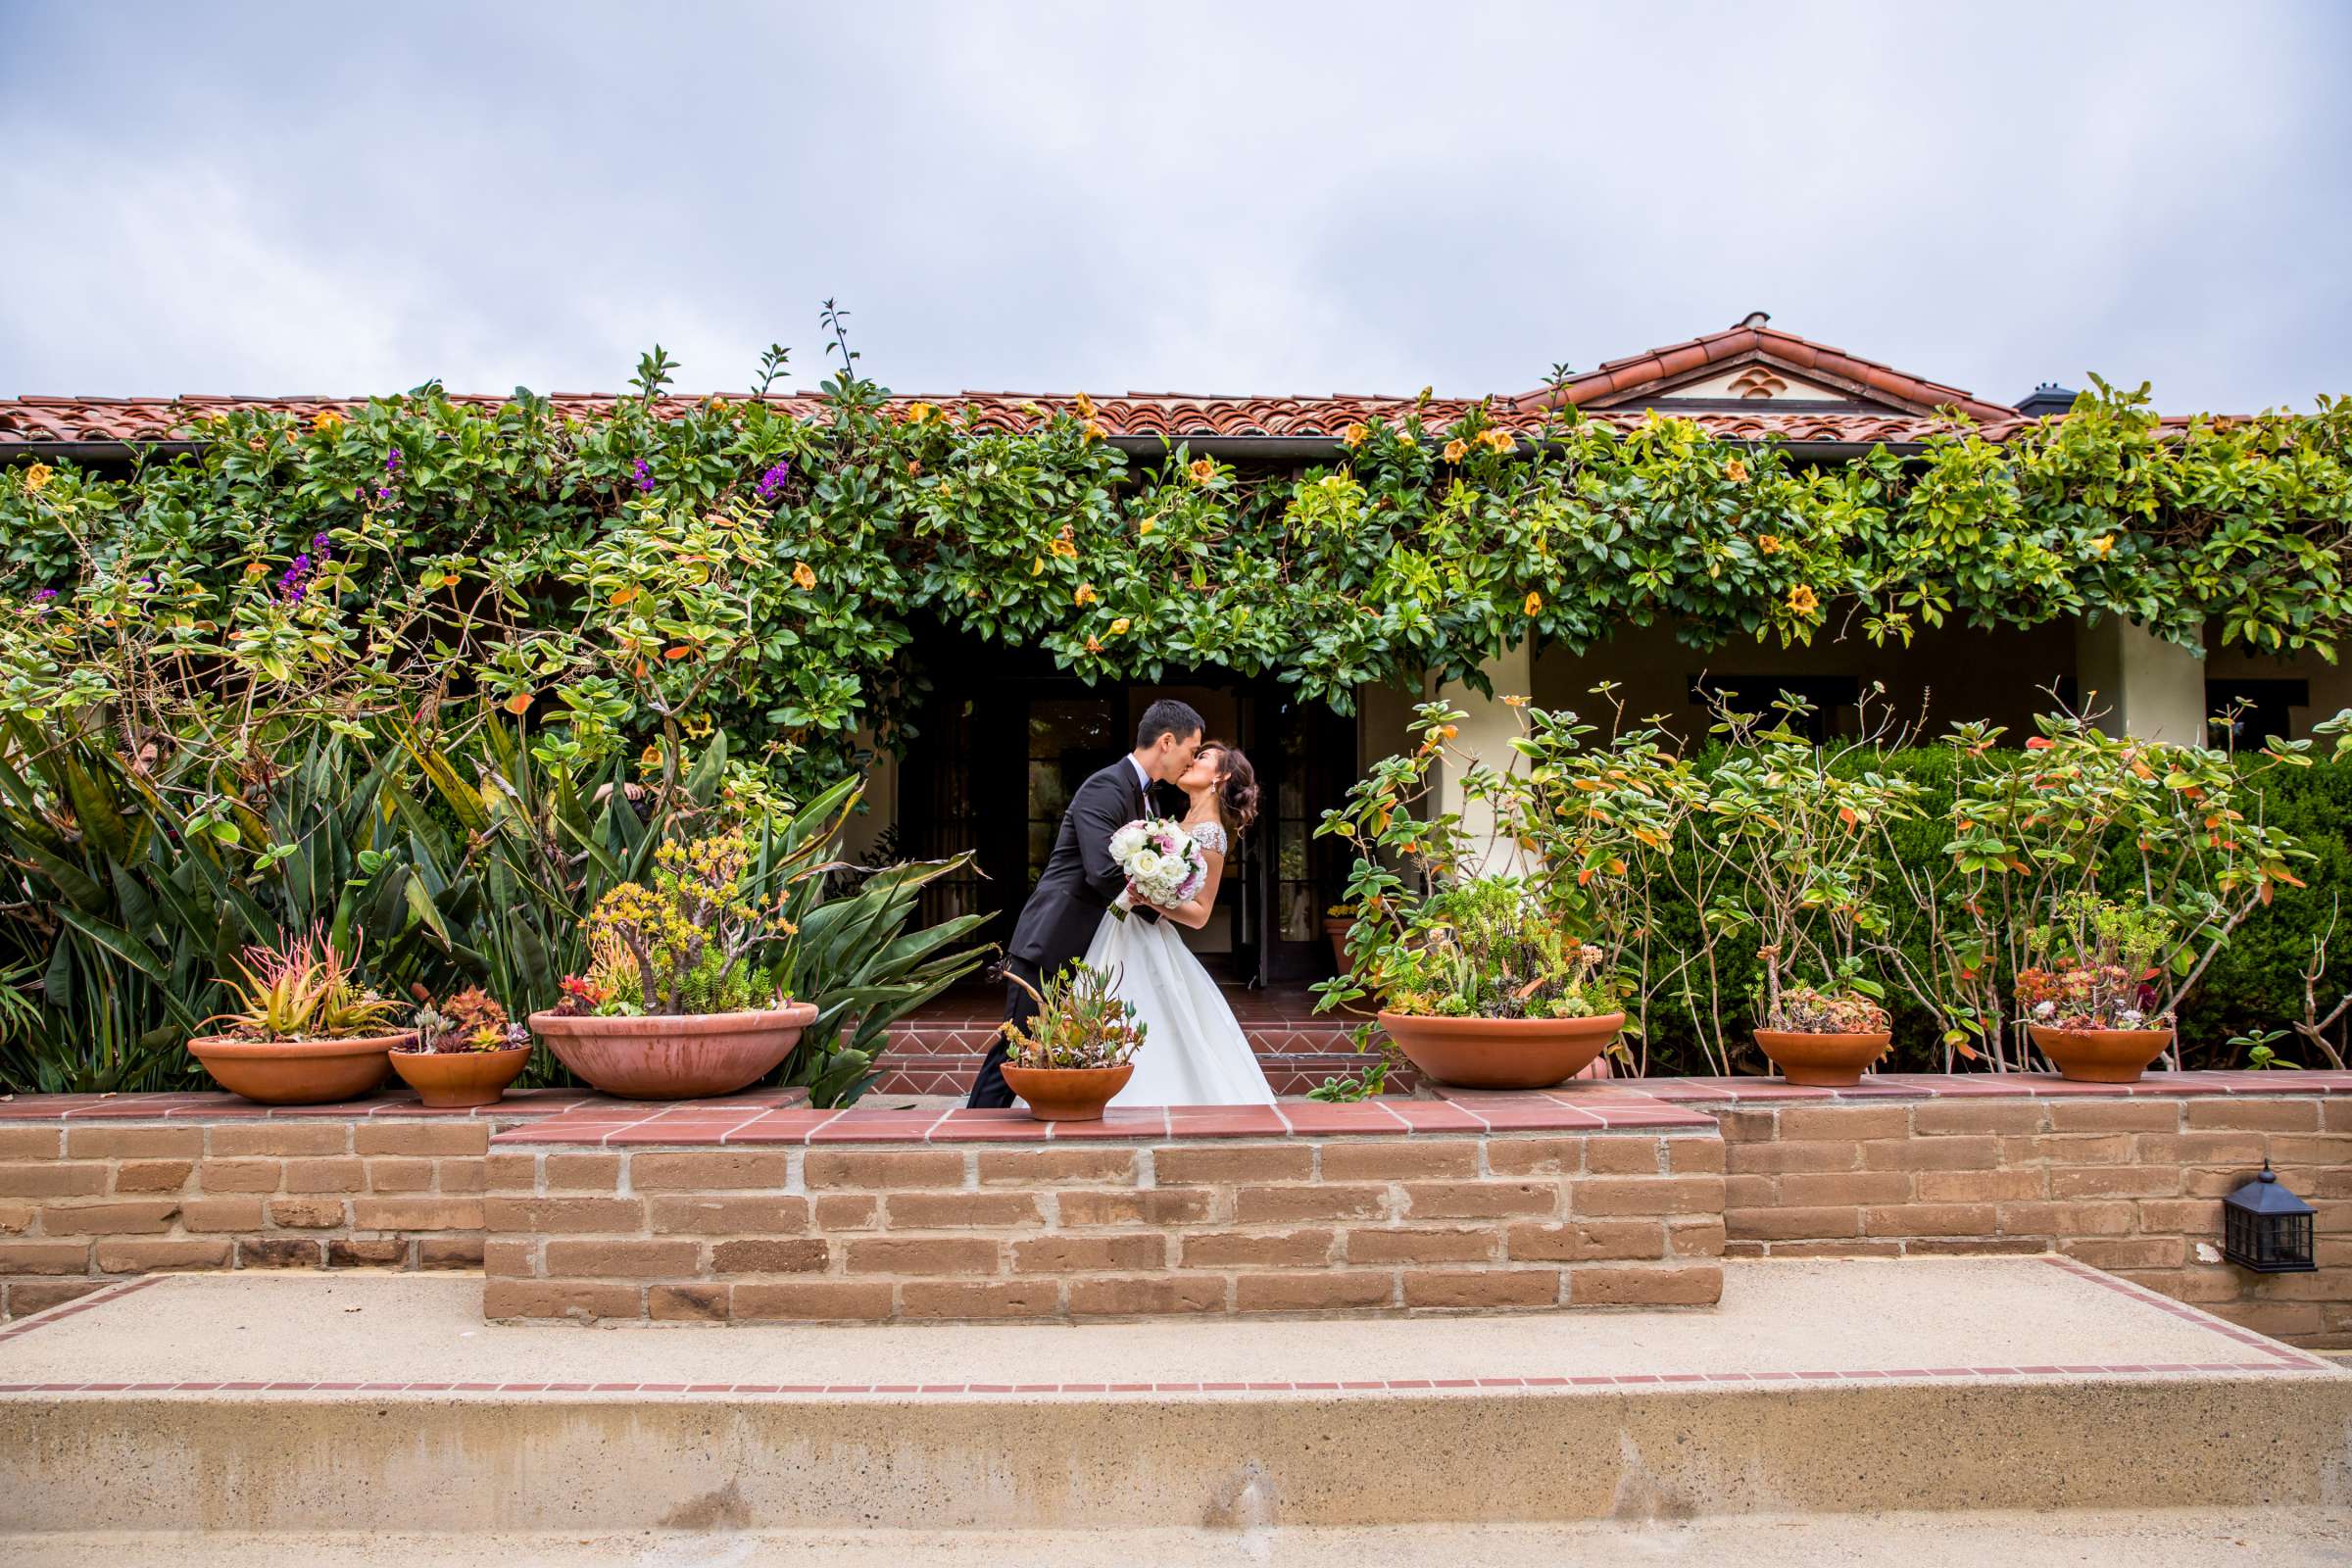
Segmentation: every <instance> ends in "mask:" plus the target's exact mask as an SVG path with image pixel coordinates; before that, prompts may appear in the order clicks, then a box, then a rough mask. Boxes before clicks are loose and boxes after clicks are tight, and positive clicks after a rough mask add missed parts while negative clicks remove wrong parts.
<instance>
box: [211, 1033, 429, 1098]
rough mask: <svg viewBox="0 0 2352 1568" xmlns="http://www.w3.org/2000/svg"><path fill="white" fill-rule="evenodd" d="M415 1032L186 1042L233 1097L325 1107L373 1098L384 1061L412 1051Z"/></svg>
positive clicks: (215, 1038) (225, 1037)
mask: <svg viewBox="0 0 2352 1568" xmlns="http://www.w3.org/2000/svg"><path fill="white" fill-rule="evenodd" d="M416 1043H417V1033H416V1031H415V1030H413V1029H404V1030H402V1031H401V1032H400V1033H398V1034H391V1035H360V1036H355V1037H354V1038H352V1039H349V1040H238V1039H234V1038H232V1037H230V1036H228V1035H206V1036H203V1037H201V1038H199V1039H195V1040H191V1041H189V1042H188V1054H190V1055H192V1056H194V1057H195V1058H196V1059H197V1060H198V1061H201V1062H203V1063H204V1070H205V1071H206V1072H209V1073H211V1074H212V1075H213V1078H214V1081H215V1082H217V1083H219V1084H220V1085H221V1088H223V1089H225V1090H227V1091H228V1092H229V1093H230V1094H232V1095H243V1096H244V1097H245V1098H246V1099H247V1100H250V1101H254V1102H256V1103H260V1104H264V1105H323V1104H325V1103H328V1102H330V1101H336V1100H358V1099H360V1098H361V1097H362V1096H365V1095H372V1094H374V1093H375V1091H376V1089H377V1087H378V1086H380V1085H381V1084H382V1083H383V1081H384V1073H385V1071H386V1070H387V1069H386V1067H385V1064H384V1058H385V1056H386V1055H387V1054H389V1053H390V1052H392V1051H393V1050H394V1049H395V1048H397V1047H405V1046H413V1045H415V1044H416Z"/></svg>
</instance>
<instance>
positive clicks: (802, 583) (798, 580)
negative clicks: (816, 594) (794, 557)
mask: <svg viewBox="0 0 2352 1568" xmlns="http://www.w3.org/2000/svg"><path fill="white" fill-rule="evenodd" d="M792 582H793V586H794V587H796V588H798V589H800V591H801V592H803V593H807V592H808V591H809V589H811V588H813V587H815V586H816V570H815V568H814V567H812V566H810V565H809V563H807V562H806V561H796V562H794V563H793V564H792Z"/></svg>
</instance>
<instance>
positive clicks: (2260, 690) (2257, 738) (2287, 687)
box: [2205, 680, 2311, 752]
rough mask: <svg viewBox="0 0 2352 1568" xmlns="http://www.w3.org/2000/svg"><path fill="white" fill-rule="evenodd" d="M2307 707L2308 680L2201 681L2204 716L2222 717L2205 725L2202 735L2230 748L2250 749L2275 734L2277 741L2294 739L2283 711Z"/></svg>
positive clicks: (2291, 726) (2253, 748)
mask: <svg viewBox="0 0 2352 1568" xmlns="http://www.w3.org/2000/svg"><path fill="white" fill-rule="evenodd" d="M2310 706H2311V682H2309V681H2307V680H2209V681H2207V682H2206V683H2205V716H2206V717H2207V718H2211V719H2217V720H2224V721H2226V723H2227V727H2226V728H2225V727H2224V724H2222V723H2216V724H2213V725H2210V726H2208V728H2207V731H2206V738H2207V741H2208V743H2209V744H2211V745H2214V746H2228V747H2229V748H2230V749H2231V750H2233V751H2240V752H2253V751H2260V750H2261V749H2262V743H2263V742H2264V741H2267V740H2269V739H2270V738H2271V737H2272V736H2274V735H2276V736H2277V737H2278V739H2280V740H2282V741H2283V740H2292V739H2293V738H2294V726H2293V724H2292V722H2291V721H2290V720H2289V718H2288V715H2287V710H2289V709H2291V708H2309V707H2310Z"/></svg>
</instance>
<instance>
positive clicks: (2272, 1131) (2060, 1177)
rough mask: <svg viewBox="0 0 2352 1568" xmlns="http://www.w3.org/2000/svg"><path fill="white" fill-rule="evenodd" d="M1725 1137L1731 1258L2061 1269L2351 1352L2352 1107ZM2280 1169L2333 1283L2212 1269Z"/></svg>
mask: <svg viewBox="0 0 2352 1568" xmlns="http://www.w3.org/2000/svg"><path fill="white" fill-rule="evenodd" d="M1719 1120H1720V1122H1721V1124H1722V1127H1723V1136H1724V1141H1725V1144H1726V1145H1727V1155H1728V1170H1729V1173H1730V1174H1729V1177H1728V1179H1727V1182H1726V1186H1725V1194H1724V1225H1725V1235H1726V1241H1725V1245H1724V1251H1725V1254H1726V1255H1727V1256H1733V1257H1750V1256H1770V1257H1819V1256H1856V1255H1864V1256H1874V1255H1875V1256H1898V1255H1920V1254H1942V1253H1953V1252H2045V1251H2058V1252H2063V1253H2065V1254H2066V1255H2068V1256H2069V1257H2075V1258H2080V1259H2081V1260H2082V1261H2083V1262H2085V1263H2089V1264H2092V1265H2094V1266H2095V1267H2098V1268H2103V1269H2107V1270H2109V1271H2111V1272H2113V1273H2115V1274H2118V1275H2121V1276H2122V1277H2123V1278H2125V1279H2129V1280H2132V1281H2136V1282H2137V1283H2139V1284H2141V1285H2145V1286H2147V1287H2148V1288H2150V1289H2151V1290H2156V1291H2161V1292H2163V1293H2164V1294H2165V1295H2167V1296H2170V1297H2172V1298H2174V1299H2177V1300H2182V1301H2188V1302H2192V1303H2194V1304H2195V1305H2198V1306H2201V1307H2203V1308H2205V1309H2206V1310H2208V1311H2211V1312H2213V1313H2214V1314H2216V1315H2217V1316H2220V1317H2226V1318H2229V1319H2230V1320H2231V1321H2233V1322H2236V1323H2240V1324H2243V1325H2245V1326H2246V1327H2248V1328H2251V1329H2255V1330H2257V1331H2259V1332H2261V1333H2264V1334H2270V1335H2275V1336H2277V1337H2278V1338H2280V1339H2286V1340H2290V1341H2292V1342H2294V1343H2295V1344H2298V1345H2302V1346H2306V1347H2310V1348H2335V1347H2352V1099H2346V1098H2343V1097H2330V1098H2319V1097H2294V1096H2283V1095H2282V1096H2279V1097H2277V1098H2270V1097H2261V1098H2257V1097H2253V1096H2247V1095H2227V1096H2224V1095H2211V1096H2195V1097H2181V1098H2178V1099H2173V1098H2158V1097H2153V1096H2150V1097H2138V1096H2134V1097H2132V1098H2130V1099H2123V1098H2113V1099H2107V1098H2091V1097H2084V1098H2081V1099H2071V1098H2069V1099H2016V1100H2010V1099H1980V1098H1974V1097H1970V1098H1952V1099H1945V1100H1932V1101H1916V1102H1909V1103H1905V1102H1899V1101H1897V1102H1886V1101H1875V1102H1874V1101H1859V1102H1844V1103H1834V1104H1825V1103H1801V1104H1798V1103H1792V1104H1786V1105H1777V1106H1772V1105H1752V1106H1751V1105H1742V1106H1740V1107H1739V1108H1737V1109H1731V1110H1726V1111H1722V1112H1720V1113H1719ZM2266 1158H2267V1159H2269V1160H2270V1161H2271V1164H2272V1167H2273V1168H2274V1169H2275V1170H2277V1171H2278V1177H2279V1180H2281V1181H2282V1182H2284V1183H2285V1184H2286V1185H2287V1186H2289V1187H2291V1188H2292V1189H2294V1191H2295V1192H2296V1193H2297V1194H2299V1195H2300V1196H2301V1197H2302V1198H2303V1199H2304V1200H2305V1201H2308V1202H2309V1203H2310V1204H2311V1205H2312V1206H2313V1207H2314V1208H2315V1209H2317V1210H2318V1211H2319V1216H2318V1219H2317V1221H2316V1228H2317V1232H2318V1254H2319V1263H2320V1268H2319V1271H2318V1272H2317V1273H2311V1274H2272V1275H2261V1274H2252V1273H2249V1272H2247V1271H2246V1270H2244V1269H2240V1268H2237V1267H2235V1266H2233V1265H2231V1264H2228V1263H2224V1262H2222V1261H2220V1259H2219V1255H2218V1249H2219V1247H2220V1245H2221V1232H2222V1204H2221V1200H2222V1198H2223V1196H2224V1195H2225V1194H2227V1193H2229V1192H2231V1191H2232V1190H2234V1189H2235V1188H2236V1187H2237V1186H2238V1185H2239V1184H2241V1183H2242V1182H2244V1181H2245V1180H2246V1178H2247V1177H2248V1176H2250V1175H2251V1174H2253V1173H2254V1172H2255V1171H2258V1170H2260V1169H2261V1168H2262V1162H2263V1160H2264V1159H2266ZM2200 1243H2202V1244H2205V1245H2206V1246H2207V1247H2208V1248H2211V1249H2216V1250H2217V1251H2216V1254H2215V1255H2214V1256H2212V1257H2201V1256H2200V1255H2199V1251H2198V1247H2199V1244H2200Z"/></svg>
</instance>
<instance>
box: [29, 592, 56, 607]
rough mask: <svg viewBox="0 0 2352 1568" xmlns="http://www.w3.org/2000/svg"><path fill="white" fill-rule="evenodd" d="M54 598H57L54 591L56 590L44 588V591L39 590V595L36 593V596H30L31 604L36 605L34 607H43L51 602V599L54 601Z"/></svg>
mask: <svg viewBox="0 0 2352 1568" xmlns="http://www.w3.org/2000/svg"><path fill="white" fill-rule="evenodd" d="M56 597H57V590H56V589H54V588H44V589H42V590H41V591H40V592H39V593H37V594H34V595H33V596H32V602H33V603H34V604H36V605H45V604H47V603H48V602H49V601H50V600H52V599H55V598H56Z"/></svg>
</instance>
